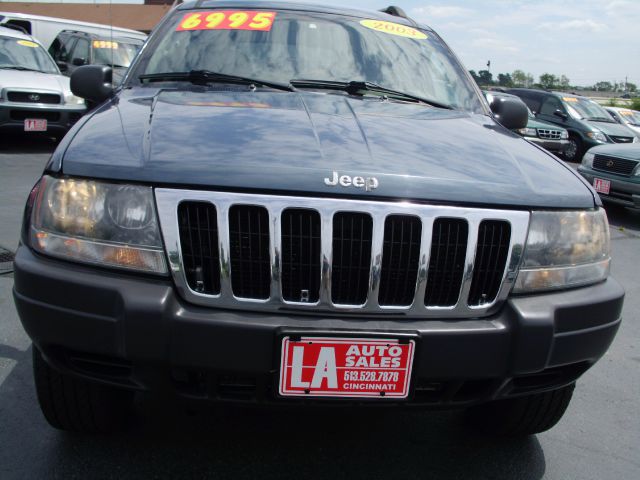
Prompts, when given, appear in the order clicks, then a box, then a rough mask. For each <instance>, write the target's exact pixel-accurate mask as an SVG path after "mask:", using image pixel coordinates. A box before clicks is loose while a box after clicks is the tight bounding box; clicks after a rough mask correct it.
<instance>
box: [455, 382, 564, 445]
mask: <svg viewBox="0 0 640 480" xmlns="http://www.w3.org/2000/svg"><path fill="white" fill-rule="evenodd" d="M574 388H575V383H572V384H571V385H567V386H566V387H563V388H560V389H558V390H553V391H550V392H543V393H535V394H532V395H527V396H524V397H516V398H512V399H509V400H497V401H493V402H490V403H487V404H484V405H479V406H477V407H472V408H470V409H469V410H468V411H467V419H468V421H469V423H470V424H471V425H472V426H473V427H474V428H476V429H477V430H480V431H482V432H483V433H489V434H493V435H500V436H511V437H517V436H526V435H533V434H535V433H540V432H544V431H546V430H549V429H550V428H551V427H553V426H554V425H555V424H557V423H558V422H559V421H560V419H561V418H562V415H564V412H565V411H566V410H567V407H568V406H569V402H570V401H571V397H572V395H573V389H574Z"/></svg>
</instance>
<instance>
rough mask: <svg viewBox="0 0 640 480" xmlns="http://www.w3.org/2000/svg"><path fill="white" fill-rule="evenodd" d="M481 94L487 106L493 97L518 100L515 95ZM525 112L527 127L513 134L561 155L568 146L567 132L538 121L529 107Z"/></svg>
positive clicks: (487, 92)
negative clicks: (527, 115)
mask: <svg viewBox="0 0 640 480" xmlns="http://www.w3.org/2000/svg"><path fill="white" fill-rule="evenodd" d="M483 93H484V96H485V98H486V99H487V101H488V102H489V104H491V103H492V102H493V99H494V97H511V98H519V97H517V96H515V95H511V94H509V93H504V92H498V91H485V92H483ZM527 111H528V114H529V121H528V122H527V126H526V127H525V128H519V129H516V130H514V132H516V133H517V134H519V135H521V136H523V137H524V138H526V139H527V140H529V141H530V142H532V143H535V144H536V145H540V146H541V147H542V148H544V149H546V150H549V151H550V152H552V153H555V154H556V155H563V154H564V152H565V150H566V149H567V147H568V146H569V132H568V131H567V130H566V129H564V128H562V127H559V126H557V125H554V124H553V123H549V122H543V121H542V120H538V119H537V118H536V116H535V115H534V114H533V112H532V111H531V110H530V109H529V107H527Z"/></svg>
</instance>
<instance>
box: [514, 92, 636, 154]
mask: <svg viewBox="0 0 640 480" xmlns="http://www.w3.org/2000/svg"><path fill="white" fill-rule="evenodd" d="M507 92H508V93H511V94H513V95H517V96H518V97H520V98H521V99H522V100H523V101H524V103H526V104H527V106H528V107H529V108H530V109H531V110H532V111H533V113H534V114H535V116H536V118H537V119H540V120H544V121H545V122H550V123H553V124H556V125H560V126H561V127H563V128H566V129H567V130H568V131H569V145H568V146H567V149H566V150H565V153H564V158H565V159H566V160H568V161H570V162H579V161H580V159H581V158H582V155H583V154H584V152H586V151H587V150H588V149H589V148H591V147H594V146H596V145H603V144H606V143H632V142H637V141H638V138H637V137H636V135H635V134H634V133H633V132H632V131H631V130H629V129H628V128H627V127H625V126H622V125H618V124H617V123H616V122H615V121H614V120H612V119H611V116H610V115H609V114H608V113H607V111H606V110H605V109H604V108H603V107H601V106H600V105H598V104H597V103H596V102H594V101H593V100H591V99H589V98H587V97H582V96H578V95H573V94H569V93H562V92H548V91H545V90H533V89H526V88H511V89H508V90H507Z"/></svg>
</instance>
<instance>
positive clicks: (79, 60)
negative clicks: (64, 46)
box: [71, 58, 87, 67]
mask: <svg viewBox="0 0 640 480" xmlns="http://www.w3.org/2000/svg"><path fill="white" fill-rule="evenodd" d="M71 63H72V64H74V65H75V66H76V67H81V66H82V65H86V64H87V59H86V58H74V59H73V60H72V61H71Z"/></svg>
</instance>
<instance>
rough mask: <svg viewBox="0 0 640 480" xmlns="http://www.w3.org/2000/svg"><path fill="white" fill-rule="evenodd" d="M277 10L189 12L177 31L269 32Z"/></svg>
mask: <svg viewBox="0 0 640 480" xmlns="http://www.w3.org/2000/svg"><path fill="white" fill-rule="evenodd" d="M275 19H276V12H257V11H245V10H215V11H212V12H197V13H187V14H186V15H185V16H184V17H183V19H182V21H181V22H180V23H179V24H178V26H177V27H176V31H177V32H184V31H189V30H258V31H261V32H269V31H270V30H271V27H272V26H273V22H274V20H275Z"/></svg>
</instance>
